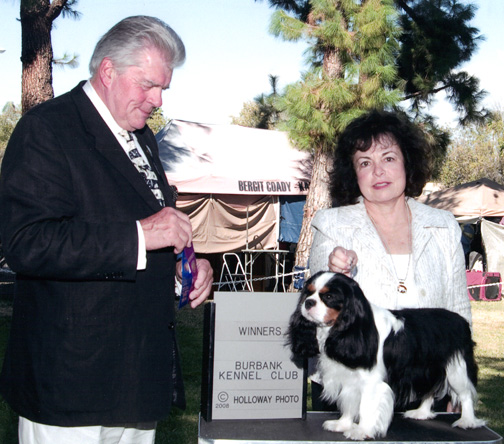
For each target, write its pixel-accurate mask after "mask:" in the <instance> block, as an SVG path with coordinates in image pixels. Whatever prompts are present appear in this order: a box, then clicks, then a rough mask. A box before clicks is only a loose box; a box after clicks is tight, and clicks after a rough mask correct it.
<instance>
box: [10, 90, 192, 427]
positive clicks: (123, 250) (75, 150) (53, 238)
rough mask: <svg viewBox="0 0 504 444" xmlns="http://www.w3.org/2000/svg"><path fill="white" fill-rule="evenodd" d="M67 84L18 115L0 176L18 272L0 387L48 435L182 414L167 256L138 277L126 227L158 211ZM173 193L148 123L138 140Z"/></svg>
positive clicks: (133, 241)
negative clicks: (177, 409) (174, 411)
mask: <svg viewBox="0 0 504 444" xmlns="http://www.w3.org/2000/svg"><path fill="white" fill-rule="evenodd" d="M82 85H83V83H81V84H80V85H78V86H77V87H76V88H75V89H73V90H72V91H70V92H69V93H67V94H65V95H63V96H61V97H58V98H56V99H53V100H51V101H48V102H46V103H43V104H41V105H39V106H37V107H35V108H34V109H32V110H31V111H29V112H28V113H27V114H26V115H25V116H24V117H23V118H22V119H21V121H20V122H19V124H18V125H17V127H16V129H15V131H14V133H13V134H12V137H11V139H10V141H9V145H8V147H7V150H6V153H5V157H4V160H3V165H2V171H1V176H0V229H1V231H0V236H1V241H2V244H3V248H4V251H5V255H6V258H7V262H8V264H9V265H10V267H11V268H12V269H13V270H14V271H15V272H16V273H17V290H16V291H17V292H16V296H15V301H14V311H13V319H12V330H11V335H10V340H9V343H8V348H7V352H6V356H5V362H4V366H3V370H2V374H1V377H0V391H1V393H2V395H3V396H4V398H5V399H6V400H7V401H8V403H9V404H10V405H11V406H12V408H13V409H14V410H15V411H16V412H17V413H19V414H20V415H22V416H24V417H26V418H28V419H30V420H32V421H35V422H39V423H44V424H51V425H59V426H85V425H109V424H111V425H114V424H117V423H132V422H150V421H156V420H159V419H161V418H163V417H164V416H166V415H167V414H168V412H169V410H170V407H171V405H172V403H173V404H175V405H178V406H181V407H183V406H184V403H185V400H184V393H183V387H182V381H181V374H180V366H179V358H178V352H177V345H176V340H175V330H174V325H175V313H174V311H175V310H174V276H175V255H174V253H173V248H170V249H164V250H158V251H154V252H148V253H147V269H146V270H143V271H137V269H136V267H137V257H138V235H137V227H136V221H137V220H140V219H143V218H145V217H147V216H150V215H152V214H154V213H155V212H157V211H159V210H160V209H161V208H160V206H159V203H158V202H157V200H156V199H155V197H154V196H153V194H152V192H151V190H150V189H149V188H148V186H147V185H146V184H145V182H144V180H143V178H142V177H141V176H140V174H139V173H138V172H137V170H136V169H135V167H134V166H133V164H132V163H131V161H130V160H129V159H128V157H127V156H126V154H125V153H124V151H123V149H122V147H121V146H120V144H119V143H118V142H117V140H116V138H115V137H114V135H113V134H112V132H111V131H110V130H109V128H108V127H107V126H106V124H105V122H104V121H103V120H102V118H101V117H100V115H99V114H98V112H97V111H96V109H95V108H94V106H93V105H92V103H91V102H90V100H89V99H88V97H87V95H86V94H85V93H84V91H83V90H82ZM135 134H136V135H137V138H138V140H139V142H140V144H141V145H142V146H143V148H144V150H145V151H146V153H147V154H148V153H149V150H148V149H146V147H147V146H148V148H149V149H150V150H151V151H152V159H151V161H152V162H153V164H154V165H155V167H156V169H157V170H158V171H159V172H161V175H160V179H161V184H160V186H161V189H162V191H163V192H164V195H165V198H166V200H167V205H170V206H173V205H174V203H173V199H172V198H171V189H170V188H169V186H168V183H167V181H166V178H165V176H164V174H162V171H163V168H162V165H161V163H160V161H159V158H158V150H157V144H156V141H155V138H154V135H153V134H152V132H151V131H150V130H149V129H148V128H147V127H146V128H144V129H143V130H141V131H137V132H136V133H135Z"/></svg>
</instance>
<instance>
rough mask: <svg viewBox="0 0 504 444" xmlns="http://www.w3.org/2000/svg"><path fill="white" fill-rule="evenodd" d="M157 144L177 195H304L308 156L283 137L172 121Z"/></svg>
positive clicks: (308, 176)
mask: <svg viewBox="0 0 504 444" xmlns="http://www.w3.org/2000/svg"><path fill="white" fill-rule="evenodd" d="M156 140H157V142H158V145H159V155H160V157H161V161H162V163H163V169H164V171H165V173H166V176H167V178H168V181H169V182H170V184H172V185H175V186H176V187H177V189H178V191H179V193H190V194H197V193H205V194H242V195H243V194H249V195H263V196H264V195H270V196H271V195H276V196H279V195H306V194H307V193H308V189H309V186H310V180H311V171H312V163H313V159H312V155H311V154H310V153H307V152H304V151H299V150H297V149H295V148H294V147H293V146H292V145H291V143H290V141H289V138H288V136H287V134H286V133H285V132H282V131H271V130H262V129H256V128H245V127H242V126H238V125H206V124H201V123H195V122H184V121H181V120H172V121H171V122H170V123H168V124H167V125H166V127H165V128H164V129H162V130H161V131H160V132H159V133H158V134H157V135H156Z"/></svg>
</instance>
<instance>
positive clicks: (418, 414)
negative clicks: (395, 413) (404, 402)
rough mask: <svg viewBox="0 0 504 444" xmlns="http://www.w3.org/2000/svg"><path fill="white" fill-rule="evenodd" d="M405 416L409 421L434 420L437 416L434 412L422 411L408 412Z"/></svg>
mask: <svg viewBox="0 0 504 444" xmlns="http://www.w3.org/2000/svg"><path fill="white" fill-rule="evenodd" d="M403 416H404V417H405V418H409V419H417V420H420V421H424V420H426V419H433V418H435V417H436V414H435V413H434V412H433V411H425V410H422V409H415V410H408V411H406V412H404V414H403Z"/></svg>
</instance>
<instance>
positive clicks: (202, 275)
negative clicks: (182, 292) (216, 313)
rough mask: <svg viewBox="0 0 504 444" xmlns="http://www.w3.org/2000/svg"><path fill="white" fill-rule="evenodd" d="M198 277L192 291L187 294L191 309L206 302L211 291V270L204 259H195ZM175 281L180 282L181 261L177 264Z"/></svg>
mask: <svg viewBox="0 0 504 444" xmlns="http://www.w3.org/2000/svg"><path fill="white" fill-rule="evenodd" d="M196 267H197V269H198V277H197V278H196V282H195V283H194V290H193V291H191V293H189V299H190V301H191V307H192V308H196V307H197V306H198V305H200V304H201V303H202V302H204V301H206V299H207V298H208V296H209V295H210V292H211V290H212V283H213V269H212V267H211V266H210V262H208V261H207V260H206V259H196ZM177 279H178V280H179V281H181V280H182V261H178V262H177Z"/></svg>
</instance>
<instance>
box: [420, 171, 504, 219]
mask: <svg viewBox="0 0 504 444" xmlns="http://www.w3.org/2000/svg"><path fill="white" fill-rule="evenodd" d="M418 200H419V201H420V202H422V203H425V204H427V205H430V206H431V207H435V208H441V209H443V210H448V211H450V212H452V213H453V214H454V215H455V216H457V219H458V220H459V221H460V222H465V223H472V222H476V221H477V220H479V219H481V218H483V217H502V216H504V186H503V185H500V184H498V183H497V182H494V181H492V180H490V179H486V178H482V179H479V180H475V181H472V182H467V183H464V184H461V185H457V186H455V187H452V188H447V189H445V190H440V191H434V192H432V193H430V194H429V195H427V196H421V197H419V198H418Z"/></svg>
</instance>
